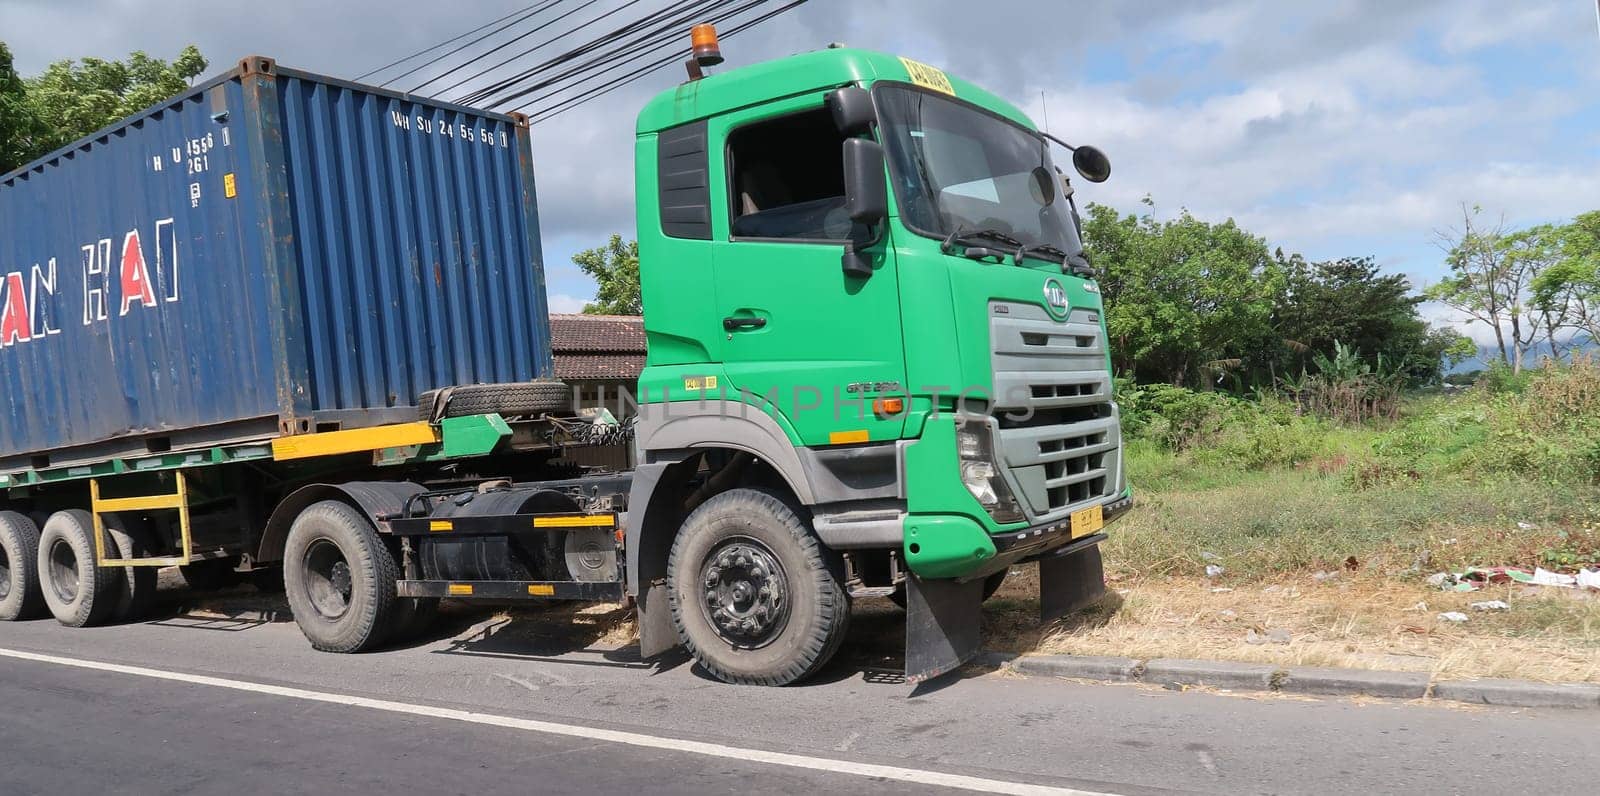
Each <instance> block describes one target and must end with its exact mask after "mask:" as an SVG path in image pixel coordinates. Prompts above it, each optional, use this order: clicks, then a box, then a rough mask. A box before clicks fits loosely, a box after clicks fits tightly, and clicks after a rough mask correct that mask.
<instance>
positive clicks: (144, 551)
mask: <svg viewBox="0 0 1600 796" xmlns="http://www.w3.org/2000/svg"><path fill="white" fill-rule="evenodd" d="M100 521H101V524H102V525H104V526H105V529H106V537H107V538H106V544H107V545H108V547H107V548H106V549H107V550H108V551H110V552H112V553H113V554H114V555H115V556H116V557H117V558H124V559H126V558H147V557H149V555H150V550H151V543H150V542H151V538H150V534H149V530H148V529H147V528H145V527H143V523H140V522H137V521H136V522H134V523H132V524H130V523H127V522H124V521H123V519H122V518H121V517H119V516H117V515H115V514H106V515H102V516H101V518H100ZM119 569H120V573H121V575H120V577H118V578H116V580H117V584H116V595H117V597H116V606H115V607H114V608H112V609H111V614H110V615H109V616H107V617H106V618H107V619H108V620H110V621H113V622H126V621H129V620H133V619H141V618H143V617H144V616H146V615H148V614H149V613H150V609H151V607H152V606H154V605H155V602H156V569H155V567H121V568H119ZM112 571H113V572H116V571H119V570H118V569H113V570H112Z"/></svg>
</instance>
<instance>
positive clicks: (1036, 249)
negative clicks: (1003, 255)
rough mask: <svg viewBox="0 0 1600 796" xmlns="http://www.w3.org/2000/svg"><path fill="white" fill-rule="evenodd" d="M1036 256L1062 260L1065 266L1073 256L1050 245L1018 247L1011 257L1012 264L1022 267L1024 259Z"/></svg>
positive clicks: (1040, 244) (1037, 244)
mask: <svg viewBox="0 0 1600 796" xmlns="http://www.w3.org/2000/svg"><path fill="white" fill-rule="evenodd" d="M1034 254H1048V255H1050V256H1051V257H1054V258H1056V259H1058V260H1060V261H1061V263H1062V264H1063V265H1065V264H1066V262H1067V258H1068V257H1070V256H1071V255H1069V254H1067V253H1066V252H1064V251H1062V250H1061V248H1060V247H1059V246H1052V245H1050V244H1048V243H1034V244H1030V245H1025V246H1018V247H1017V251H1016V253H1014V254H1012V255H1011V262H1012V263H1014V264H1016V265H1022V258H1024V257H1027V256H1029V255H1034Z"/></svg>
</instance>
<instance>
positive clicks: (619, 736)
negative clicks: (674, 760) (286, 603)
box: [0, 648, 1112, 796]
mask: <svg viewBox="0 0 1600 796" xmlns="http://www.w3.org/2000/svg"><path fill="white" fill-rule="evenodd" d="M0 657H4V658H15V659H17V660H23V661H33V662H35V663H50V664H55V665H57V666H70V667H73V668H77V669H90V670H93V671H99V672H112V673H114V674H126V675H132V676H134V677H148V678H150V679H153V680H167V681H170V682H175V683H188V684H191V685H204V686H211V687H213V688H226V689H229V690H233V691H245V692H248V693H253V694H267V695H269V696H278V697H285V698H288V699H301V700H306V701H308V702H325V703H328V704H333V705H346V706H349V707H357V708H367V709H368V710H379V711H383V712H386V713H399V714H403V715H409V716H422V717H424V718H434V719H446V720H449V721H460V722H465V723H468V724H480V725H485V726H490V727H501V728H504V729H510V730H522V731H525V732H536V733H543V734H546V735H561V736H566V737H569V738H585V739H588V740H593V741H604V742H607V743H617V744H626V745H628V746H638V747H643V748H646V749H662V750H666V751H669V752H684V753H687V754H696V755H704V756H707V757H718V758H724V759H727V760H740V761H744V762H749V763H765V764H768V765H774V766H786V767H788V768H803V769H808V770H811V771H824V772H828V773H831V774H848V775H851V776H857V777H871V778H878V779H885V780H892V781H896V782H908V783H912V784H915V785H928V786H932V787H941V788H956V789H960V790H972V791H981V792H985V793H1004V794H1014V795H1015V796H1112V794H1108V793H1099V792H1096V791H1085V790H1075V789H1072V788H1058V787H1052V786H1049V785H1034V784H1029V783H1026V782H1010V781H1007V780H1000V779H987V778H984V777H969V776H965V775H962V774H946V773H941V772H938V771H923V770H920V769H915V768H901V767H899V766H883V765H876V764H872V763H856V762H851V761H848V760H833V759H829V758H825V757H810V756H807V755H797V754H788V753H785V752H769V751H766V750H763V749H746V748H741V747H737V746H725V745H723V744H715V743H704V742H701V741H686V740H682V739H678V738H663V737H659V736H655V735H645V734H643V733H637V732H623V731H619V730H605V729H600V728H598V727H584V726H581V725H576V724H558V723H555V722H549V721H535V720H533V719H519V718H516V717H514V716H498V715H495V714H492V713H476V712H473V711H470V710H456V709H453V708H439V707H433V706H431V705H416V704H412V703H409V702H394V701H391V700H387V699H370V698H367V697H358V696H350V695H347V694H332V693H327V692H323V691H312V690H309V689H304V688H290V687H287V686H280V685H268V684H266V683H252V682H249V681H246V680H229V679H226V678H222V677H209V676H206V675H200V674H185V673H183V672H169V671H164V670H161V669H148V668H145V667H143V666H125V665H122V664H119V663H104V662H101V661H91V660H81V659H78V658H63V657H60V656H57V655H41V654H39V653H34V652H22V651H20V650H10V649H4V648H0Z"/></svg>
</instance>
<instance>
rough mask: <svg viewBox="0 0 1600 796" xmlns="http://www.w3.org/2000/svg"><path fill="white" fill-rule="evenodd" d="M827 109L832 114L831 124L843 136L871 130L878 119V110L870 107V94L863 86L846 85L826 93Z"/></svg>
mask: <svg viewBox="0 0 1600 796" xmlns="http://www.w3.org/2000/svg"><path fill="white" fill-rule="evenodd" d="M827 105H828V111H829V113H832V114H833V126H834V127H836V128H838V130H839V134H840V135H843V136H847V137H848V136H855V135H861V134H862V133H867V132H871V131H872V125H873V124H874V123H876V122H877V121H878V111H877V110H876V109H875V108H873V107H872V95H871V94H869V93H867V90H866V89H864V88H859V87H856V86H846V87H845V88H841V89H839V90H837V91H834V92H833V93H832V94H829V95H828V101H827Z"/></svg>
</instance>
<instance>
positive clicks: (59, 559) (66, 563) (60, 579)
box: [50, 539, 78, 604]
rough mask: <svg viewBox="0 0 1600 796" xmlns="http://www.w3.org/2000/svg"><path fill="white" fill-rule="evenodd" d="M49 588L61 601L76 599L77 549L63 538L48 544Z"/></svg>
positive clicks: (67, 601) (69, 601)
mask: <svg viewBox="0 0 1600 796" xmlns="http://www.w3.org/2000/svg"><path fill="white" fill-rule="evenodd" d="M50 588H51V589H52V590H53V591H54V592H55V593H56V597H57V598H59V599H60V600H61V602H63V603H68V604H70V603H71V602H72V601H73V600H76V599H78V551H76V550H73V549H72V545H71V544H69V543H68V542H67V540H65V539H57V540H55V541H54V542H52V543H51V544H50Z"/></svg>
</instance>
